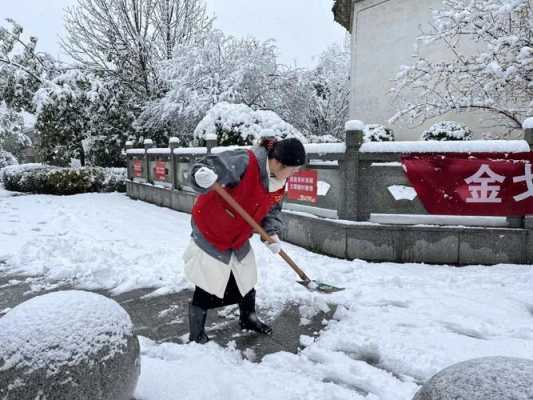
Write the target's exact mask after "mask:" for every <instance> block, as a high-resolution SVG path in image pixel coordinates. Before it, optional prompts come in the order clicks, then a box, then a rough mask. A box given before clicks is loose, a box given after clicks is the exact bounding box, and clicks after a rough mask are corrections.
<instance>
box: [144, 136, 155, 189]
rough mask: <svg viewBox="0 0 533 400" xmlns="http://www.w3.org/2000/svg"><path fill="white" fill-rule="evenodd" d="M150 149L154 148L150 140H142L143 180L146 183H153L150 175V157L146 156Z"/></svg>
mask: <svg viewBox="0 0 533 400" xmlns="http://www.w3.org/2000/svg"><path fill="white" fill-rule="evenodd" d="M152 147H154V142H152V139H144V170H145V173H144V174H145V176H144V179H146V182H147V183H154V181H153V179H152V174H151V173H150V157H149V156H148V149H151V148H152Z"/></svg>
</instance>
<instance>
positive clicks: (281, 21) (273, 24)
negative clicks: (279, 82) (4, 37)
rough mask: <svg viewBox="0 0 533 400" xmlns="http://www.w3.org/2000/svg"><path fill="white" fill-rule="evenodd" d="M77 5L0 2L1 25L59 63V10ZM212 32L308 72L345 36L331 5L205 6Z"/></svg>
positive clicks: (252, 2)
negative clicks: (263, 46) (259, 44)
mask: <svg viewBox="0 0 533 400" xmlns="http://www.w3.org/2000/svg"><path fill="white" fill-rule="evenodd" d="M75 3H76V0H0V20H1V21H0V23H1V24H2V25H4V24H5V18H8V17H10V18H13V19H15V20H16V21H17V22H19V23H20V24H22V26H23V27H24V28H25V32H26V33H28V34H31V35H35V36H37V37H38V38H39V45H38V49H39V50H42V51H47V52H49V53H51V54H52V55H54V56H56V57H57V56H59V57H61V58H62V59H65V57H64V56H63V55H62V52H61V48H60V47H59V44H58V37H59V36H60V35H62V34H63V9H64V8H65V7H66V6H69V5H73V4H75ZM206 3H207V6H208V9H209V11H210V13H211V14H215V15H216V16H217V20H216V22H215V26H216V27H217V28H220V29H222V30H223V31H224V32H226V33H228V34H232V35H236V36H247V35H252V36H255V37H257V38H258V39H261V40H266V39H275V40H276V42H277V45H278V48H279V50H280V61H281V62H283V63H285V64H297V65H298V66H302V67H304V66H311V65H313V63H314V60H315V59H316V56H317V55H318V54H320V53H321V52H322V51H323V50H324V49H325V48H326V47H328V46H329V45H330V44H332V43H339V44H342V43H343V42H344V40H345V30H344V29H343V28H342V27H341V26H340V25H338V24H337V23H335V22H334V21H333V14H332V13H331V7H332V5H333V0H206Z"/></svg>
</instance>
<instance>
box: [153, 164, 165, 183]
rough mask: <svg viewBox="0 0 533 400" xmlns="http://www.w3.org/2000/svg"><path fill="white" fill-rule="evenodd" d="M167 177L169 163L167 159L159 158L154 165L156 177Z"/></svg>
mask: <svg viewBox="0 0 533 400" xmlns="http://www.w3.org/2000/svg"><path fill="white" fill-rule="evenodd" d="M166 177H167V163H166V162H165V161H161V160H158V161H156V162H155V166H154V179H155V180H156V181H164V180H165V179H166Z"/></svg>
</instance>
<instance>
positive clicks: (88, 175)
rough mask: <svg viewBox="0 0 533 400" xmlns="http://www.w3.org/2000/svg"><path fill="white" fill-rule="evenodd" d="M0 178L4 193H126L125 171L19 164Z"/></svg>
mask: <svg viewBox="0 0 533 400" xmlns="http://www.w3.org/2000/svg"><path fill="white" fill-rule="evenodd" d="M0 178H1V179H2V180H3V182H4V187H5V188H6V189H7V190H12V191H16V192H30V193H42V194H57V195H68V194H76V193H87V192H125V191H126V169H125V168H101V167H82V168H59V167H52V166H49V165H42V164H22V165H14V166H10V167H6V168H4V169H2V171H1V174H0Z"/></svg>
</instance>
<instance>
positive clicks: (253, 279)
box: [183, 135, 305, 343]
mask: <svg viewBox="0 0 533 400" xmlns="http://www.w3.org/2000/svg"><path fill="white" fill-rule="evenodd" d="M264 136H266V135H264ZM304 164H305V149H304V146H303V145H302V143H301V142H300V141H299V140H297V139H294V138H290V139H284V140H281V141H276V140H275V139H271V138H267V139H263V140H262V142H261V144H260V145H259V146H257V147H254V148H253V149H250V150H244V149H237V150H231V151H226V152H223V153H219V154H211V155H209V156H207V157H206V158H205V159H204V160H202V162H199V163H196V164H194V165H193V166H192V168H191V171H190V176H191V182H192V185H193V187H194V189H195V190H197V191H198V192H200V193H201V194H200V195H199V196H198V198H197V199H196V202H195V204H194V206H193V210H192V221H191V225H192V235H191V236H192V240H191V243H190V244H189V246H188V247H187V249H186V250H185V253H184V255H183V259H184V262H185V275H186V276H187V278H188V279H189V280H190V281H191V282H192V283H193V284H194V285H195V290H194V294H193V298H192V302H191V304H190V305H189V330H190V334H189V340H190V341H194V342H197V343H205V342H207V341H208V340H209V338H208V337H207V335H206V333H205V329H204V328H205V321H206V318H207V311H208V310H209V309H211V308H217V307H223V306H227V305H230V304H239V310H240V326H241V328H242V329H249V330H253V331H256V332H259V333H263V334H270V333H272V328H271V327H270V326H268V325H266V324H264V323H263V322H261V321H260V320H259V319H258V317H257V315H256V312H255V289H254V286H255V284H256V283H257V267H256V264H255V256H254V253H253V250H252V248H251V246H250V242H249V239H250V237H251V236H252V234H253V233H254V232H253V228H252V227H251V226H250V225H249V224H248V223H247V222H246V221H245V220H244V219H243V218H241V217H240V216H239V215H238V214H237V213H236V212H235V211H234V210H233V209H232V208H231V207H230V206H229V205H228V204H227V203H226V202H225V201H224V200H223V199H222V198H221V197H220V196H219V195H218V193H216V192H215V191H213V190H211V189H212V187H213V185H214V184H215V183H219V184H220V185H222V186H225V187H226V190H227V191H228V192H229V194H230V195H231V196H232V197H233V198H234V199H235V200H236V201H237V202H238V203H239V204H240V205H241V206H242V207H243V208H244V209H245V210H246V211H247V212H248V213H249V214H250V215H251V216H252V217H253V219H254V220H255V221H257V222H258V223H259V224H260V225H261V226H262V227H263V228H264V229H265V230H266V231H267V232H268V234H270V235H271V236H272V237H273V238H274V240H275V242H274V243H266V242H265V244H266V245H267V246H268V248H269V249H270V250H271V251H272V253H274V254H277V253H278V252H279V251H280V250H281V246H280V243H279V238H278V234H279V233H280V230H281V226H282V223H281V220H280V214H281V201H282V199H283V195H284V193H285V183H286V180H287V178H288V177H290V176H291V175H293V174H294V173H296V172H297V171H298V169H299V168H300V167H301V166H302V165H304Z"/></svg>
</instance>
